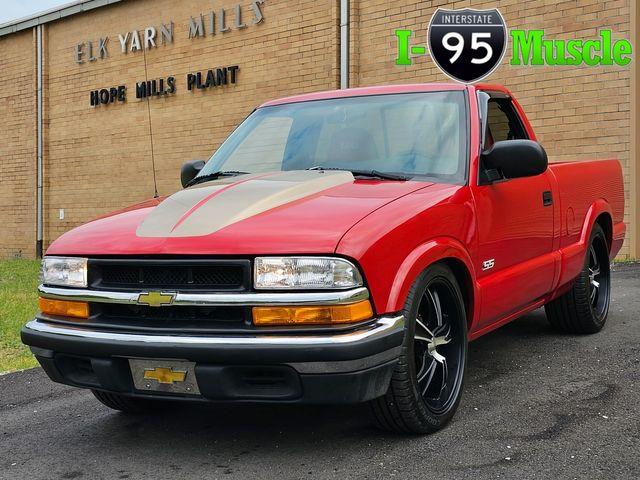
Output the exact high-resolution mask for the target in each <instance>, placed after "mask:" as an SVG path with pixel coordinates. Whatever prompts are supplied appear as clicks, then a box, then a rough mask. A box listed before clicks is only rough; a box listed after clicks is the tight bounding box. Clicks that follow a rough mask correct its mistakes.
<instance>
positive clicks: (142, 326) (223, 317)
mask: <svg viewBox="0 0 640 480" xmlns="http://www.w3.org/2000/svg"><path fill="white" fill-rule="evenodd" d="M90 310H91V316H90V317H89V318H87V319H83V320H81V321H79V320H77V319H71V318H66V317H50V316H47V317H46V320H47V321H49V322H53V323H61V324H65V325H74V326H82V327H83V328H91V329H94V330H108V331H121V332H123V333H124V332H127V333H149V334H162V333H164V334H167V333H169V334H171V333H173V334H177V335H181V334H207V333H224V332H231V331H241V330H244V329H246V328H250V324H251V308H250V307H244V306H216V307H211V306H207V307H201V306H164V307H149V306H146V305H127V304H117V303H92V304H91V307H90Z"/></svg>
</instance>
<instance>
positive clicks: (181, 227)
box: [136, 170, 354, 237]
mask: <svg viewBox="0 0 640 480" xmlns="http://www.w3.org/2000/svg"><path fill="white" fill-rule="evenodd" d="M353 180H354V178H353V175H352V174H351V172H345V171H332V172H328V171H315V170H295V171H289V172H273V173H262V174H251V175H243V176H241V177H231V178H224V179H221V180H215V181H213V182H207V183H204V184H202V185H196V186H194V187H191V188H187V189H185V190H181V191H179V192H177V193H175V194H173V195H171V196H170V197H169V198H167V199H166V200H164V201H163V202H162V203H161V204H160V205H158V206H157V207H156V208H155V209H154V210H153V211H152V212H151V213H150V214H149V215H148V216H147V218H145V220H144V221H143V222H142V223H141V224H140V225H139V227H138V229H137V232H136V234H137V235H138V236H139V237H191V236H201V235H209V234H211V233H214V232H216V231H218V230H220V229H222V228H224V227H227V226H229V225H231V224H233V223H236V222H239V221H242V220H245V219H247V218H249V217H252V216H254V215H258V214H260V213H263V212H266V211H267V210H271V209H274V208H277V207H280V206H282V205H286V204H287V203H291V202H294V201H296V200H300V199H302V198H305V197H308V196H310V195H315V194H317V193H319V192H321V191H323V190H327V189H329V188H333V187H336V186H339V185H343V184H347V183H351V182H353Z"/></svg>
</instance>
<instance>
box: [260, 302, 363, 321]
mask: <svg viewBox="0 0 640 480" xmlns="http://www.w3.org/2000/svg"><path fill="white" fill-rule="evenodd" d="M372 316H373V310H372V308H371V303H370V302H369V300H364V301H362V302H358V303H351V304H349V305H332V306H318V307H254V308H253V324H254V325H256V326H262V327H264V326H278V325H336V324H344V323H354V322H361V321H362V320H367V319H369V318H371V317H372Z"/></svg>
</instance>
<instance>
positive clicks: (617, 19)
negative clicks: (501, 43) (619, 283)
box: [351, 0, 637, 257]
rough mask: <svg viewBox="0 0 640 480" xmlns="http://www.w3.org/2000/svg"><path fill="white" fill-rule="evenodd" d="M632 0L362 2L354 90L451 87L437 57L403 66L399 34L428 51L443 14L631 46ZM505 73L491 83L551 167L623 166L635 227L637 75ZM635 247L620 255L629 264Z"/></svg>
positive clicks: (594, 70)
mask: <svg viewBox="0 0 640 480" xmlns="http://www.w3.org/2000/svg"><path fill="white" fill-rule="evenodd" d="M630 1H631V0H611V1H601V0H565V1H553V0H529V1H526V2H523V1H521V0H493V1H456V2H445V1H409V0H407V1H398V0H366V1H365V0H354V2H355V3H356V4H357V5H356V8H355V9H354V17H353V18H352V35H353V38H352V46H353V48H355V49H356V50H357V51H358V57H357V58H358V62H357V65H354V66H353V68H352V82H351V84H352V86H365V85H379V84H385V83H413V82H416V83H418V82H434V81H448V79H447V77H445V76H444V75H443V74H442V73H440V71H439V70H438V69H437V67H436V66H435V64H434V63H433V62H432V61H431V59H430V57H428V56H424V57H416V58H415V59H414V63H413V65H411V66H402V67H401V66H396V65H395V62H394V61H395V57H396V54H397V44H396V41H395V36H394V35H393V32H394V31H395V30H396V29H398V28H406V29H411V30H413V31H414V32H415V37H414V38H413V40H412V41H413V43H414V44H422V45H426V38H427V25H428V23H429V20H430V18H431V15H432V14H433V12H434V11H435V10H436V8H437V7H439V6H440V7H442V8H465V7H470V8H478V9H482V8H495V7H497V8H499V9H500V11H501V12H502V14H503V16H504V17H505V20H506V22H507V25H508V27H509V28H522V29H533V28H544V30H545V34H546V35H547V36H549V37H553V38H558V39H570V38H582V37H596V36H597V34H598V29H600V28H610V29H612V30H613V36H614V38H630V37H631V34H630V18H631V17H630V4H629V2H630ZM510 58H511V49H510V48H509V50H508V51H507V54H506V55H505V59H504V62H503V65H502V66H501V67H500V68H498V69H497V70H496V71H495V72H494V73H493V74H492V75H491V77H490V79H489V81H491V82H492V83H503V84H505V85H506V86H507V87H508V88H509V89H510V90H511V91H512V92H513V93H514V95H515V96H516V97H517V98H518V100H519V101H520V103H521V104H522V105H523V108H524V109H525V111H526V112H527V114H528V116H529V118H530V120H531V122H532V124H533V128H534V129H535V131H536V134H537V135H538V137H539V138H538V139H539V140H540V142H541V143H542V144H543V145H544V146H545V148H546V149H547V151H548V153H549V156H550V159H551V161H569V160H582V159H603V158H617V159H619V160H620V162H621V163H622V166H623V170H624V174H625V191H626V195H627V198H626V200H627V209H626V218H625V221H626V222H627V223H629V222H633V221H637V219H632V218H631V217H630V209H629V208H628V207H629V204H630V201H629V192H630V191H631V188H630V187H631V186H630V182H631V175H630V172H631V168H630V161H631V160H630V158H631V157H630V136H631V130H630V106H631V100H630V95H631V87H630V69H629V68H628V67H627V68H621V67H530V66H528V67H525V66H523V67H513V66H511V65H508V62H509V59H510ZM629 254H630V251H629V241H628V239H627V242H626V243H625V246H624V247H623V248H622V251H621V252H620V256H621V257H626V256H629Z"/></svg>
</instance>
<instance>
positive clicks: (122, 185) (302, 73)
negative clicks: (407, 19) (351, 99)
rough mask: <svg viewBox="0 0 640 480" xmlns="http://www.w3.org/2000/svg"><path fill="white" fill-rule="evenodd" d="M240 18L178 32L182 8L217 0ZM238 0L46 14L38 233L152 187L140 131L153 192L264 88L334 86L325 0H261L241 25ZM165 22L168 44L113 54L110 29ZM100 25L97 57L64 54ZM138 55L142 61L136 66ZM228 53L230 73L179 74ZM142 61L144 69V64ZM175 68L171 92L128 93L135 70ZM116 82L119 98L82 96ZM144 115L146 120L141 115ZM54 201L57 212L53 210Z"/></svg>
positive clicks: (219, 62)
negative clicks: (214, 79)
mask: <svg viewBox="0 0 640 480" xmlns="http://www.w3.org/2000/svg"><path fill="white" fill-rule="evenodd" d="M237 3H240V4H241V5H242V13H243V21H245V23H247V24H248V26H247V28H245V29H242V30H236V29H233V28H232V30H231V31H229V32H226V33H220V32H217V33H216V35H215V36H210V35H208V34H207V36H205V37H204V38H194V39H189V38H188V19H189V17H190V16H193V17H197V16H199V15H200V14H201V13H202V14H204V15H205V20H206V19H207V14H208V12H210V11H211V9H212V6H214V7H215V11H216V12H218V10H219V9H220V8H226V9H227V14H226V20H227V25H229V26H233V23H234V7H235V5H236V4H237ZM250 4H251V2H250V1H247V0H233V1H230V0H218V1H216V2H211V1H208V0H206V1H205V0H199V1H191V2H175V1H173V0H159V1H153V0H137V1H126V2H122V3H119V4H116V5H113V6H107V7H103V8H99V9H97V10H94V11H92V12H89V13H87V14H80V15H75V16H72V17H69V18H66V19H64V20H63V21H60V22H54V23H51V24H49V26H48V29H47V30H48V33H47V65H48V72H47V73H48V79H49V81H48V90H47V99H48V119H47V144H48V151H47V155H46V159H45V163H46V169H47V175H46V179H47V180H46V182H47V183H46V197H45V198H46V212H47V217H46V223H45V227H46V229H45V243H49V242H50V241H52V240H53V239H55V238H56V237H57V236H59V235H60V234H61V233H63V232H65V231H66V230H68V229H69V228H71V227H73V226H76V225H78V224H80V223H83V222H86V221H87V220H89V219H91V218H93V217H95V216H96V215H99V214H102V213H105V212H109V211H112V210H114V209H117V208H121V207H124V206H127V205H130V204H132V203H134V202H138V201H141V200H143V199H147V198H150V197H151V196H153V174H152V158H151V141H150V135H153V151H154V157H155V168H156V176H157V182H158V191H159V193H160V195H163V194H169V193H172V192H174V191H175V190H176V189H177V188H178V187H179V176H180V166H181V165H182V163H183V162H184V161H186V160H190V159H198V158H201V159H207V158H208V157H209V155H210V154H211V153H212V151H213V150H214V149H215V148H217V147H218V146H219V144H220V143H221V142H222V141H223V140H224V138H225V137H226V136H227V135H228V134H229V133H230V131H231V130H232V129H233V128H234V127H235V126H236V125H237V124H238V123H239V122H240V121H241V120H242V119H243V118H244V117H245V116H246V115H248V113H250V112H251V110H252V109H253V108H254V107H255V106H257V105H259V104H260V103H262V102H264V101H265V100H268V99H271V98H274V97H279V96H283V95H289V94H296V93H301V92H308V91H316V90H326V89H331V88H335V86H336V84H337V82H338V75H339V71H338V43H337V41H336V35H337V32H338V27H337V22H338V19H337V14H338V12H337V9H336V2H335V0H317V1H314V2H307V1H304V0H299V1H291V0H265V2H264V5H263V7H262V10H263V13H264V21H263V22H262V23H261V24H259V25H251V20H252V19H253V13H252V12H251V10H250V9H249V5H250ZM169 20H173V22H174V42H173V44H167V45H159V46H158V48H152V49H149V50H147V51H146V53H145V54H143V52H142V51H137V52H130V53H127V54H126V55H125V54H122V53H121V52H120V44H119V41H118V33H124V32H126V31H131V30H134V29H137V30H142V29H144V28H145V27H147V26H149V25H152V26H155V27H156V29H159V28H160V24H161V23H163V22H164V23H168V22H169ZM105 35H108V36H109V44H108V48H109V53H110V57H109V58H108V59H106V60H97V61H95V62H85V63H83V64H80V65H78V64H76V63H75V62H74V53H73V51H74V47H75V45H76V43H78V42H81V41H86V40H90V39H91V40H93V41H94V43H95V42H97V40H98V37H100V36H105ZM145 56H146V67H145ZM228 65H239V67H240V71H239V75H238V83H237V85H229V86H226V87H218V88H215V89H209V90H196V91H187V88H186V81H185V78H186V75H187V73H190V72H196V71H202V70H205V71H206V70H207V69H209V68H214V67H219V66H228ZM145 69H146V73H145ZM168 75H174V76H175V77H176V80H177V92H176V93H175V94H173V95H169V96H166V97H164V98H151V99H150V100H149V103H148V104H147V101H146V100H138V99H136V98H135V84H136V82H137V81H141V80H144V79H145V78H146V77H148V78H149V79H153V78H159V77H165V78H166V77H167V76H168ZM120 84H126V85H127V89H128V91H127V101H126V103H124V104H109V105H101V106H98V107H95V108H94V107H91V106H90V105H89V98H90V91H91V90H93V89H97V88H103V87H111V86H114V85H120ZM149 117H150V118H151V124H150V122H149ZM60 209H64V210H65V218H64V220H60V219H59V211H60Z"/></svg>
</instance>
